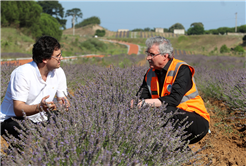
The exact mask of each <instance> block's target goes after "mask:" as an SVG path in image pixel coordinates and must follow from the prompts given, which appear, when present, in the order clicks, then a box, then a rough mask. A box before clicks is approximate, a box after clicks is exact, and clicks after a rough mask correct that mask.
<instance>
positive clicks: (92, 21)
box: [75, 16, 101, 28]
mask: <svg viewBox="0 0 246 166" xmlns="http://www.w3.org/2000/svg"><path fill="white" fill-rule="evenodd" d="M100 23H101V21H100V19H99V18H98V17H96V16H93V17H90V18H87V19H84V21H82V22H80V23H78V24H76V25H75V28H80V27H84V26H86V25H91V24H92V25H94V24H98V25H99V24H100Z"/></svg>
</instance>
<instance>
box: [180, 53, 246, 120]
mask: <svg viewBox="0 0 246 166" xmlns="http://www.w3.org/2000/svg"><path fill="white" fill-rule="evenodd" d="M176 57H177V58H179V59H182V60H184V61H186V62H187V63H189V64H190V65H192V66H194V68H195V70H196V74H195V78H196V83H197V86H198V89H199V91H200V92H201V95H202V97H203V98H210V99H211V98H212V99H214V100H220V101H223V102H224V103H225V104H226V105H227V106H228V107H229V108H230V109H231V110H234V111H237V112H242V113H243V114H244V115H245V113H246V59H245V58H244V57H230V56H204V55H187V56H184V55H180V56H176Z"/></svg>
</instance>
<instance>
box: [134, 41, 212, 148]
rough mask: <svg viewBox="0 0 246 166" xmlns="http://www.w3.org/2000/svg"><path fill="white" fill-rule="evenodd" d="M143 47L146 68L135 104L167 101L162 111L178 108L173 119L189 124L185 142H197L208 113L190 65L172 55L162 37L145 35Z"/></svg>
mask: <svg viewBox="0 0 246 166" xmlns="http://www.w3.org/2000/svg"><path fill="white" fill-rule="evenodd" d="M146 46H147V48H148V49H147V51H146V54H147V60H148V62H149V66H150V69H149V70H148V71H147V73H146V74H145V76H144V80H143V83H142V85H141V87H140V89H139V91H138V93H139V92H140V91H141V95H140V98H141V99H142V101H140V102H139V103H138V106H139V107H141V106H143V105H145V104H148V105H150V106H155V107H160V106H161V105H162V103H167V104H168V105H167V110H165V112H166V113H169V112H175V111H176V110H177V109H178V112H181V113H182V114H177V115H174V116H173V119H174V120H176V119H179V120H180V121H182V120H183V119H185V118H186V117H188V119H187V120H186V121H185V122H187V121H188V122H192V124H191V125H190V126H189V127H188V128H186V131H187V134H190V133H191V136H190V137H188V138H187V141H188V140H189V141H190V144H192V143H196V142H198V141H199V140H201V139H202V138H203V137H204V136H205V135H206V134H207V132H208V130H209V121H210V116H209V114H208V112H207V110H206V108H205V106H204V102H203V100H202V98H201V97H200V96H199V94H198V91H197V88H196V84H195V81H194V74H195V70H194V68H193V67H191V66H190V65H188V64H187V63H185V62H183V61H181V60H178V59H175V58H174V57H173V48H172V45H171V43H170V41H169V40H168V39H166V38H164V37H152V38H149V39H147V40H146ZM138 93H137V95H138ZM132 103H133V101H132ZM185 122H184V123H185ZM184 123H183V124H184ZM181 125H182V124H181ZM176 127H177V126H176Z"/></svg>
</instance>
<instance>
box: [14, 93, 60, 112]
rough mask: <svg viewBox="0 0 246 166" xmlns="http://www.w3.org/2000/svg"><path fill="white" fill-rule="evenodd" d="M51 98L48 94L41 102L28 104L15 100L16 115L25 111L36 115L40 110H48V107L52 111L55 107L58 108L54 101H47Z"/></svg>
mask: <svg viewBox="0 0 246 166" xmlns="http://www.w3.org/2000/svg"><path fill="white" fill-rule="evenodd" d="M48 98H49V95H48V96H45V97H44V98H42V100H41V102H40V103H39V104H35V105H27V104H26V103H25V102H23V101H19V100H13V103H14V112H15V115H16V116H23V112H22V111H24V112H25V114H26V116H30V115H34V114H37V113H39V112H40V111H43V110H44V111H48V109H49V110H50V111H51V110H53V109H56V105H55V104H54V102H53V101H51V102H46V99H48Z"/></svg>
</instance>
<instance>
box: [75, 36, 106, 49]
mask: <svg viewBox="0 0 246 166" xmlns="http://www.w3.org/2000/svg"><path fill="white" fill-rule="evenodd" d="M80 46H81V48H85V49H87V50H91V51H102V52H104V51H106V50H107V44H105V43H104V42H102V41H100V40H98V39H95V38H93V39H88V40H86V41H84V42H82V43H81V45H80Z"/></svg>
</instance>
